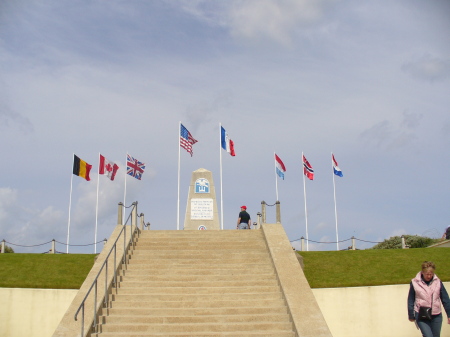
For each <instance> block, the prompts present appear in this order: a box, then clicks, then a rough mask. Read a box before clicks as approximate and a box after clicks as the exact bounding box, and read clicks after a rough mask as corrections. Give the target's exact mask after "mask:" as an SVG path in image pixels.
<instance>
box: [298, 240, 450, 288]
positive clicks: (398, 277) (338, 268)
mask: <svg viewBox="0 0 450 337" xmlns="http://www.w3.org/2000/svg"><path fill="white" fill-rule="evenodd" d="M300 255H302V256H303V261H304V265H305V270H304V271H305V275H306V278H307V279H308V282H309V284H310V286H311V287H312V288H333V287H356V286H374V285H386V284H407V283H409V282H410V281H411V279H412V278H413V277H414V276H415V275H416V274H417V273H418V272H419V271H420V266H421V264H422V262H423V261H426V260H427V261H433V262H434V263H435V264H436V274H437V275H438V276H439V278H440V279H441V280H442V281H450V248H416V249H369V250H356V251H339V252H301V253H300Z"/></svg>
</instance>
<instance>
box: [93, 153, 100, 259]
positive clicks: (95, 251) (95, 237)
mask: <svg viewBox="0 0 450 337" xmlns="http://www.w3.org/2000/svg"><path fill="white" fill-rule="evenodd" d="M98 170H99V172H100V152H99V153H98ZM99 185H100V173H98V175H97V202H96V205H95V234H94V254H97V228H98V227H97V226H98V189H99Z"/></svg>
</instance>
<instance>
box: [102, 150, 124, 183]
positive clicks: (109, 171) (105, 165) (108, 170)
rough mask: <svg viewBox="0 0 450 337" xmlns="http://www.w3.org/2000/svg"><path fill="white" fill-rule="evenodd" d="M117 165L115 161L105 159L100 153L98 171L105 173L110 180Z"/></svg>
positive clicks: (115, 171) (112, 178)
mask: <svg viewBox="0 0 450 337" xmlns="http://www.w3.org/2000/svg"><path fill="white" fill-rule="evenodd" d="M118 169H119V166H118V165H117V164H116V163H113V162H112V161H110V160H108V159H106V158H105V157H104V156H102V155H100V165H99V169H98V173H99V174H102V175H105V176H107V177H108V179H110V180H114V178H115V176H116V173H117V170H118Z"/></svg>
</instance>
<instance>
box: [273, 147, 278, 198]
mask: <svg viewBox="0 0 450 337" xmlns="http://www.w3.org/2000/svg"><path fill="white" fill-rule="evenodd" d="M275 156H276V153H275V152H273V159H274V161H275V193H276V196H277V200H276V201H278V179H277V159H276V157H275Z"/></svg>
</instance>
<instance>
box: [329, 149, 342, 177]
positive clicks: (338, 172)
mask: <svg viewBox="0 0 450 337" xmlns="http://www.w3.org/2000/svg"><path fill="white" fill-rule="evenodd" d="M331 161H332V164H333V171H334V174H335V175H337V176H339V177H343V176H344V175H343V174H342V171H341V169H340V168H339V166H338V163H337V161H336V159H334V154H331Z"/></svg>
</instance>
